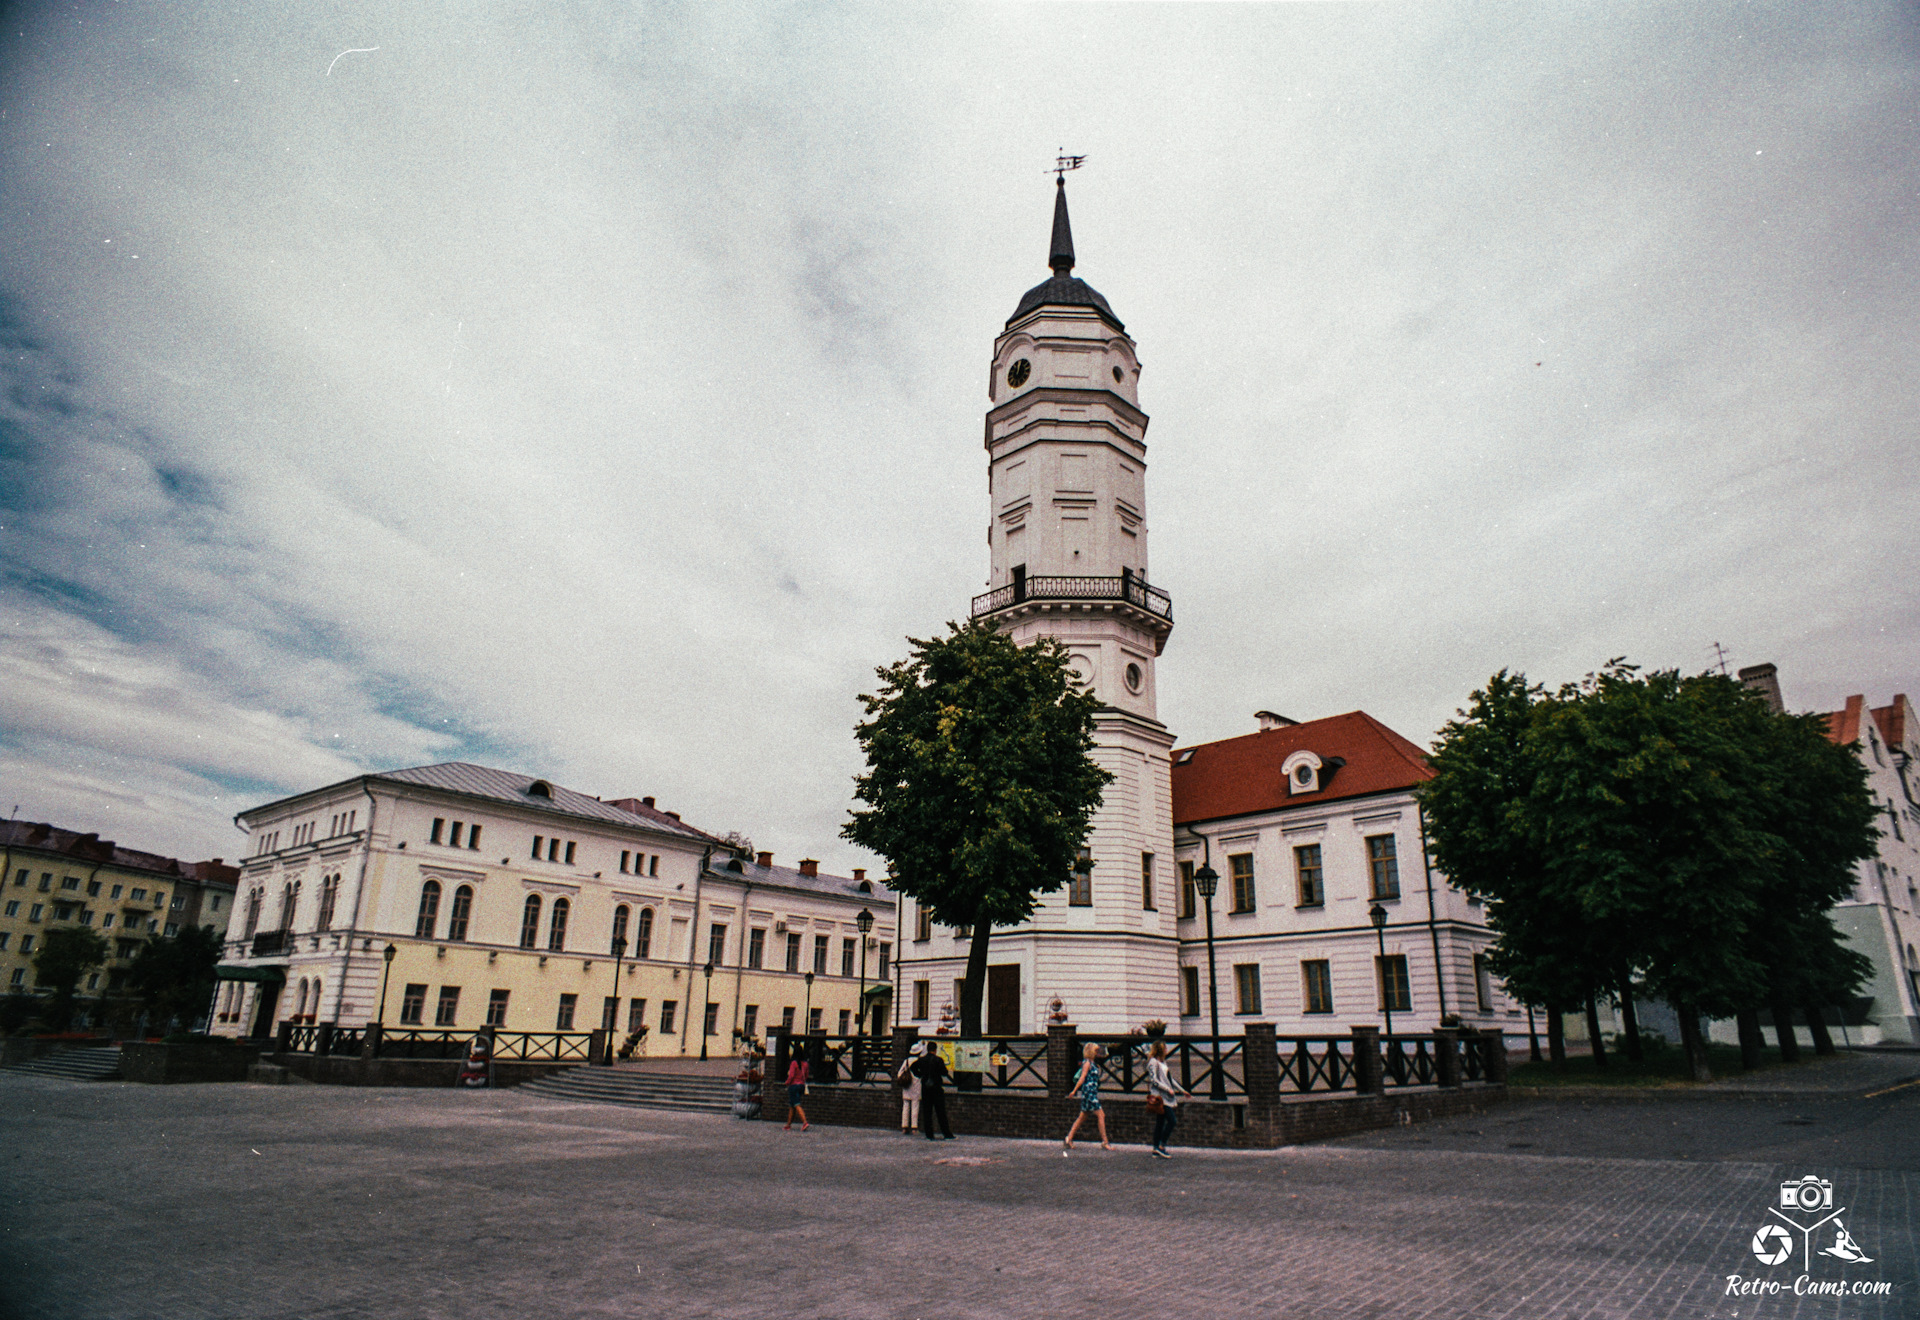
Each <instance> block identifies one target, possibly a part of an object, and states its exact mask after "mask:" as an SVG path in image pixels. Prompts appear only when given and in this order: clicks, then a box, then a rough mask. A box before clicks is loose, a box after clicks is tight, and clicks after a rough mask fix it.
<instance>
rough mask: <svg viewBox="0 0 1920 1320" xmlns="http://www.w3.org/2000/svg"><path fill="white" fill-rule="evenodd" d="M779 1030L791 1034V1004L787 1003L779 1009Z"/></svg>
mask: <svg viewBox="0 0 1920 1320" xmlns="http://www.w3.org/2000/svg"><path fill="white" fill-rule="evenodd" d="M780 1030H782V1031H784V1032H786V1033H787V1034H788V1035H789V1036H791V1035H792V1034H793V1005H792V1004H788V1005H787V1006H786V1007H785V1008H783V1009H781V1010H780Z"/></svg>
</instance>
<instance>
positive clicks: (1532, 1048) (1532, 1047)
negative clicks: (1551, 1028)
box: [1527, 1004, 1540, 1063]
mask: <svg viewBox="0 0 1920 1320" xmlns="http://www.w3.org/2000/svg"><path fill="white" fill-rule="evenodd" d="M1527 1058H1528V1059H1529V1060H1531V1061H1532V1062H1534V1063H1538V1062H1540V1029H1539V1028H1538V1027H1536V1026H1534V1025H1533V1005H1532V1004H1528V1005H1527Z"/></svg>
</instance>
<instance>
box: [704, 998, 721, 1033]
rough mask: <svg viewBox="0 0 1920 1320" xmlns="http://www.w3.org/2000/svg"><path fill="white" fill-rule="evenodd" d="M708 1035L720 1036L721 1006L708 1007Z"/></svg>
mask: <svg viewBox="0 0 1920 1320" xmlns="http://www.w3.org/2000/svg"><path fill="white" fill-rule="evenodd" d="M706 1033H707V1035H709V1036H717V1035H719V1034H720V1005H718V1004H708V1005H707V1021H706Z"/></svg>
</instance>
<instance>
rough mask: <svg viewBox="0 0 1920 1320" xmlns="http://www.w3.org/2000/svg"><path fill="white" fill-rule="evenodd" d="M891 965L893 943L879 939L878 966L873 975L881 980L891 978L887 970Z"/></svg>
mask: <svg viewBox="0 0 1920 1320" xmlns="http://www.w3.org/2000/svg"><path fill="white" fill-rule="evenodd" d="M892 966H893V945H892V943H891V942H889V941H887V940H881V941H880V968H879V970H878V971H877V972H876V973H875V975H876V976H877V977H879V979H880V980H882V981H885V980H889V979H891V978H890V976H889V970H890V969H891V968H892Z"/></svg>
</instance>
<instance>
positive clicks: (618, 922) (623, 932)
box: [607, 903, 627, 953]
mask: <svg viewBox="0 0 1920 1320" xmlns="http://www.w3.org/2000/svg"><path fill="white" fill-rule="evenodd" d="M626 943H627V905H626V904H625V903H622V904H621V905H620V906H619V907H617V908H615V909H614V910H613V941H612V942H611V943H610V944H608V945H607V952H608V953H622V952H624V951H625V946H626Z"/></svg>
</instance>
